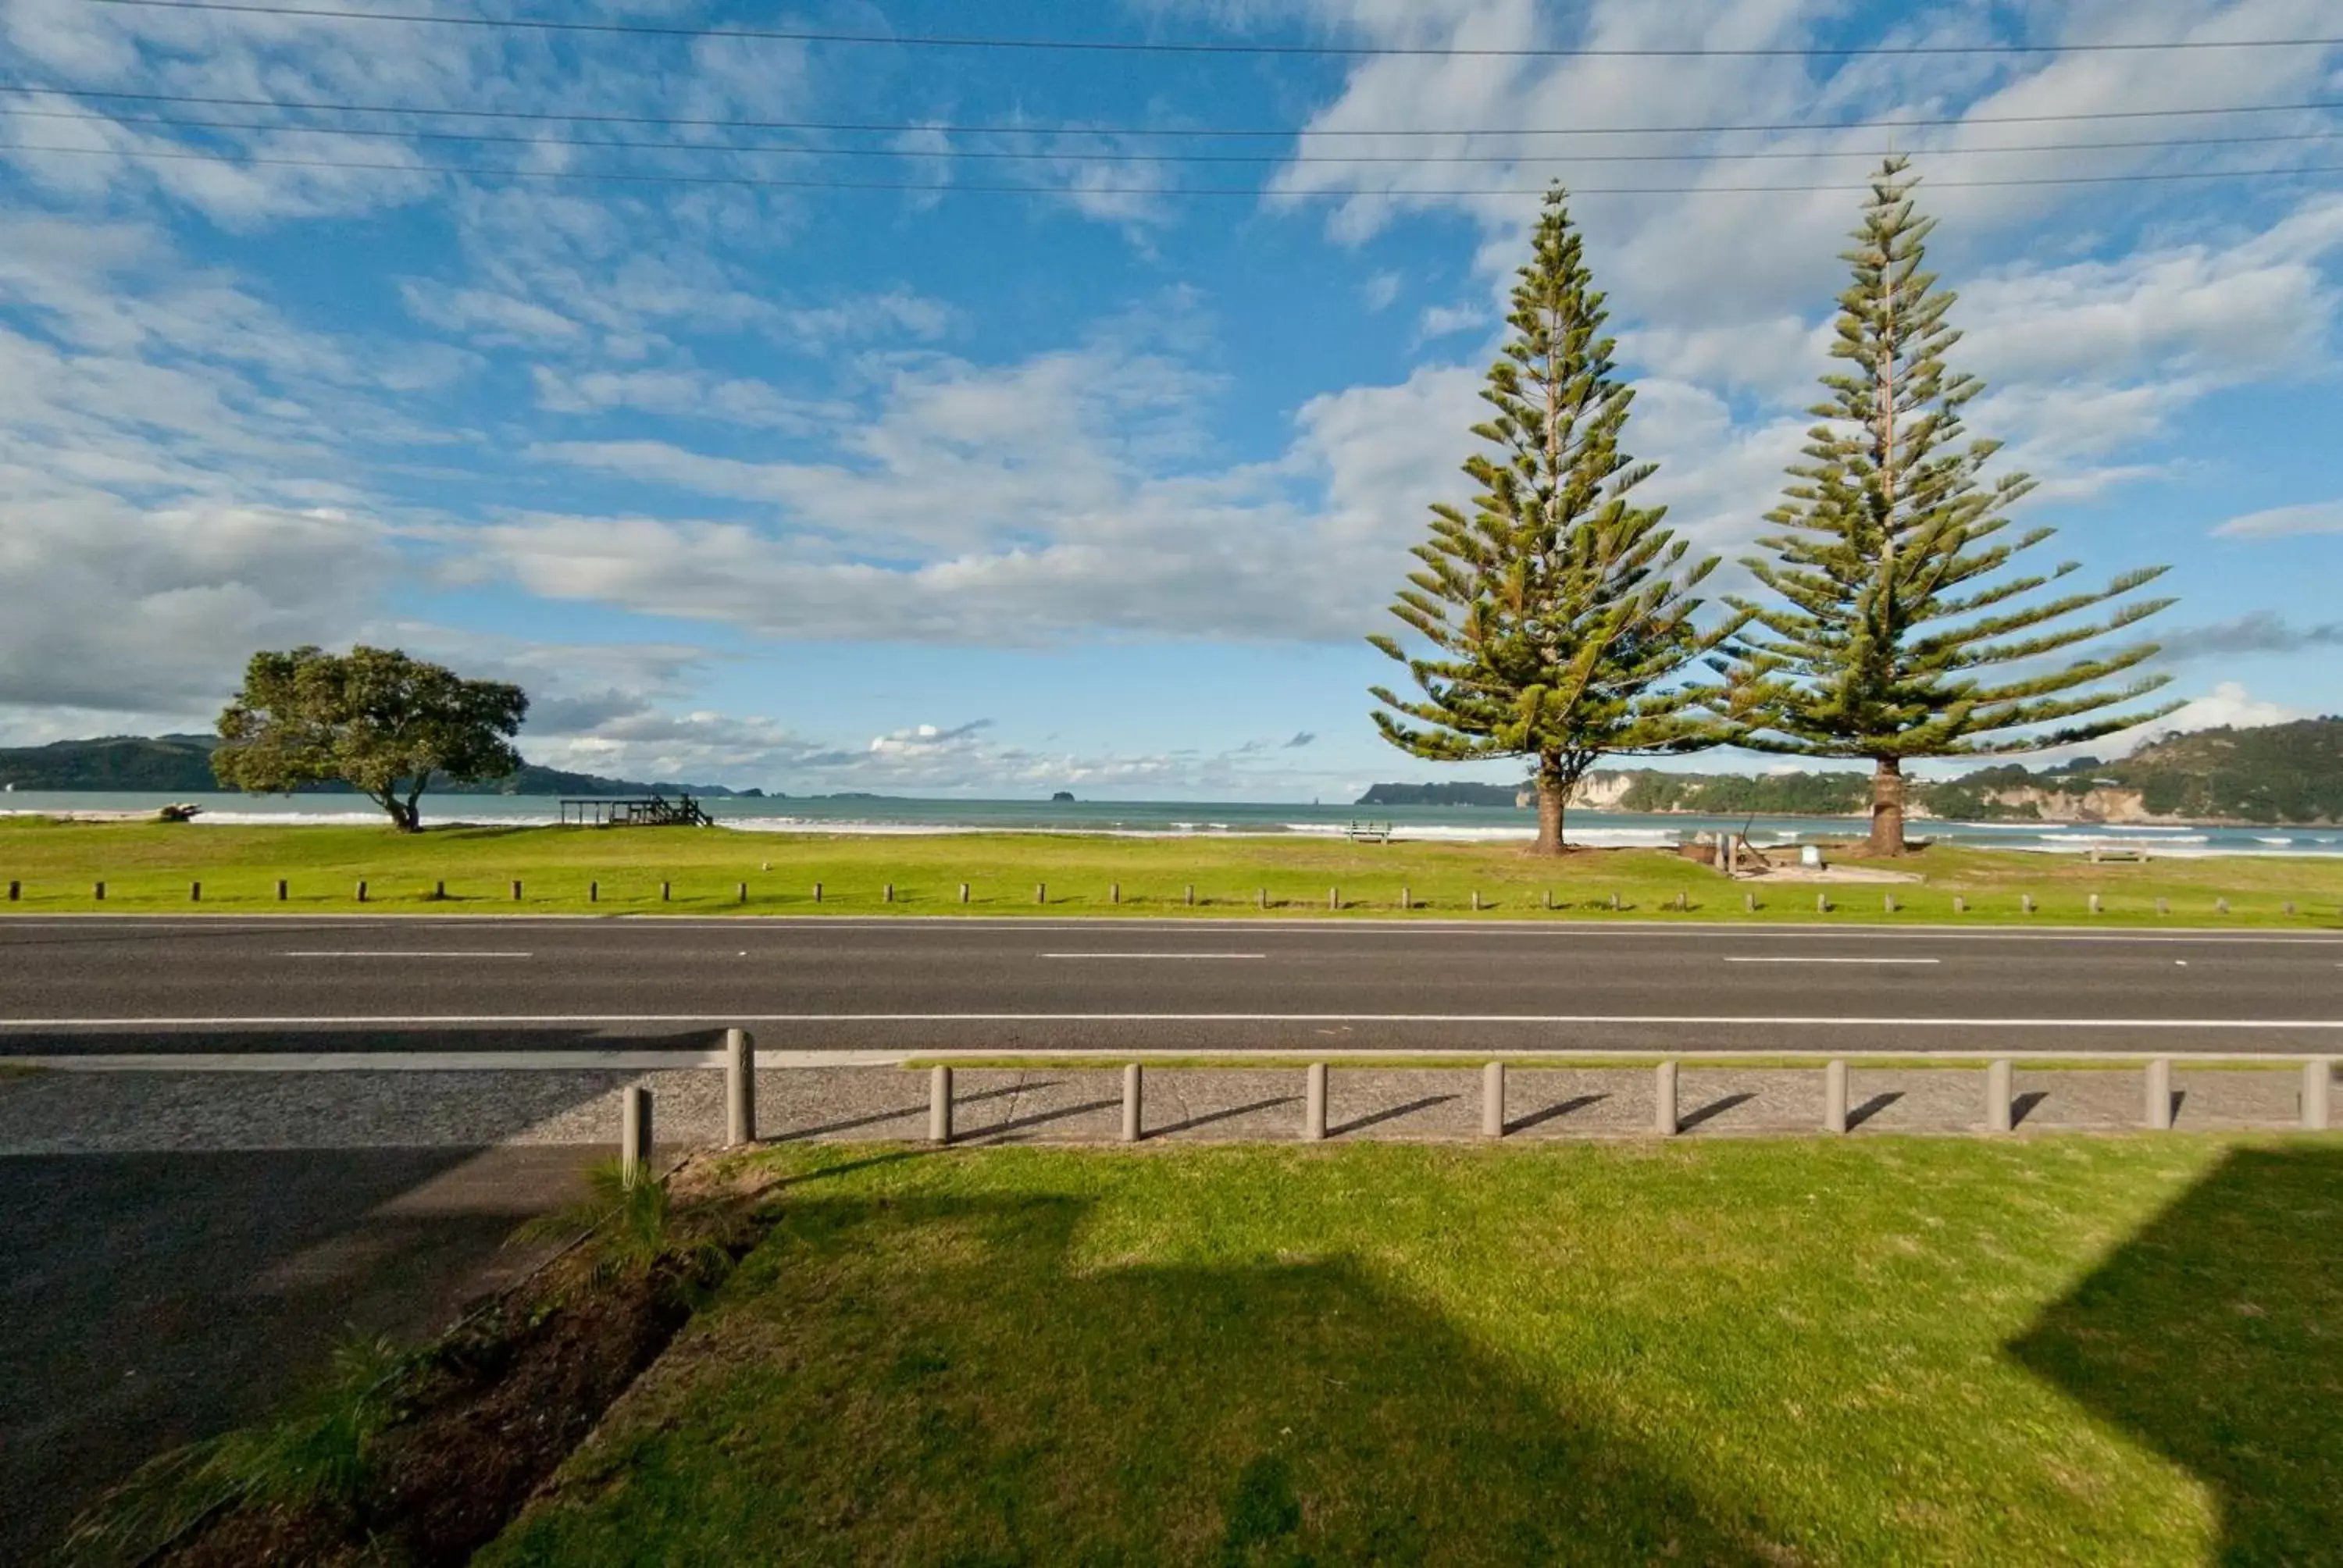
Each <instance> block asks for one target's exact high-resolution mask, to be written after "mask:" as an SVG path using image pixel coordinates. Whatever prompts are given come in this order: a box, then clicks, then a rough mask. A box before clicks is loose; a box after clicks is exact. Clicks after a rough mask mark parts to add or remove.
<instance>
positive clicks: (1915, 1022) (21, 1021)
mask: <svg viewBox="0 0 2343 1568" xmlns="http://www.w3.org/2000/svg"><path fill="white" fill-rule="evenodd" d="M751 1023H770V1024H791V1023H1349V1024H1372V1023H1425V1024H1452V1023H1453V1024H1500V1023H1511V1024H1549V1025H1550V1024H1656V1025H1673V1026H1681V1027H1706V1028H1720V1029H1775V1028H1783V1027H1795V1028H1827V1029H2067V1030H2072V1029H2153V1030H2187V1029H2204V1030H2256V1029H2273V1030H2336V1031H2343V1019H2328V1018H2283V1019H2280V1018H2273V1019H2251V1018H2211V1019H2203V1018H2199V1019H2188V1018H1874V1017H1865V1018H1844V1017H1831V1016H1815V1015H1812V1014H1785V1015H1782V1016H1779V1017H1765V1016H1762V1015H1750V1014H1730V1013H1604V1012H1585V1013H1512V1012H1500V1013H1473V1012H556V1013H417V1014H400V1013H364V1014H314V1015H306V1016H268V1015H249V1016H244V1017H225V1016H221V1017H209V1018H0V1030H12V1029H15V1030H23V1029H114V1030H140V1029H367V1028H373V1029H380V1028H447V1027H456V1026H461V1027H466V1028H473V1027H483V1026H494V1025H504V1024H698V1025H702V1026H706V1027H721V1026H724V1025H728V1024H751ZM996 1054H997V1053H996ZM1191 1054H1193V1053H1192V1052H1191Z"/></svg>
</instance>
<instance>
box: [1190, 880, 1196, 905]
mask: <svg viewBox="0 0 2343 1568" xmlns="http://www.w3.org/2000/svg"><path fill="white" fill-rule="evenodd" d="M1195 902H1196V884H1195V883H1193V882H1191V883H1189V884H1188V903H1189V905H1190V906H1191V907H1193V906H1194V904H1195Z"/></svg>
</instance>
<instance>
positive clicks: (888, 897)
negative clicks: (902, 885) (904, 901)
mask: <svg viewBox="0 0 2343 1568" xmlns="http://www.w3.org/2000/svg"><path fill="white" fill-rule="evenodd" d="M879 901H880V903H882V904H891V903H893V902H894V901H895V884H894V883H892V882H890V883H888V884H887V885H886V886H885V887H883V888H881V889H880V890H879Z"/></svg>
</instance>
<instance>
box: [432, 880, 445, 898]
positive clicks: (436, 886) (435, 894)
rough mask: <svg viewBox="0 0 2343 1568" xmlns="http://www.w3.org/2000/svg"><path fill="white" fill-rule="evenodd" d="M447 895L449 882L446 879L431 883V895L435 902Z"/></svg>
mask: <svg viewBox="0 0 2343 1568" xmlns="http://www.w3.org/2000/svg"><path fill="white" fill-rule="evenodd" d="M431 897H432V899H433V900H434V901H435V902H436V901H438V900H444V899H446V898H447V882H446V881H445V880H441V881H437V882H434V883H432V884H431Z"/></svg>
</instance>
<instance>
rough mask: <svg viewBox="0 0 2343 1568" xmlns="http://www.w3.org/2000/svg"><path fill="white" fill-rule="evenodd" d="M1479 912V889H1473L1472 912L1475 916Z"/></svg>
mask: <svg viewBox="0 0 2343 1568" xmlns="http://www.w3.org/2000/svg"><path fill="white" fill-rule="evenodd" d="M1480 910H1481V890H1480V889H1478V888H1475V889H1473V912H1474V913H1475V914H1478V913H1479V912H1480Z"/></svg>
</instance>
